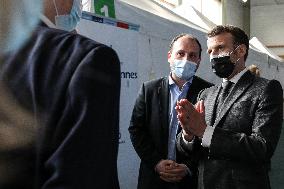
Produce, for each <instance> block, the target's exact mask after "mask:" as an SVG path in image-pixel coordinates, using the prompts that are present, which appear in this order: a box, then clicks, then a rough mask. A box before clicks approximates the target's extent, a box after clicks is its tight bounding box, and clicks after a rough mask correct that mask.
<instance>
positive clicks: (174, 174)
mask: <svg viewBox="0 0 284 189" xmlns="http://www.w3.org/2000/svg"><path fill="white" fill-rule="evenodd" d="M186 174H187V167H186V165H184V164H176V166H175V167H172V169H168V170H167V171H166V172H161V173H160V178H161V179H162V180H164V181H166V182H179V181H181V180H182V179H183V178H184V177H185V176H186Z"/></svg>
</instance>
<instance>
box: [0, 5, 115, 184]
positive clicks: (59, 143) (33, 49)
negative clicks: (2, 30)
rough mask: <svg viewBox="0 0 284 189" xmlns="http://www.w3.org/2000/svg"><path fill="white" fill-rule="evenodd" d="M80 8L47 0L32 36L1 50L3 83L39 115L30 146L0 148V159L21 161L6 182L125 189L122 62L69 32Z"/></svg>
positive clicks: (19, 103)
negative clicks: (120, 173) (120, 170)
mask: <svg viewBox="0 0 284 189" xmlns="http://www.w3.org/2000/svg"><path fill="white" fill-rule="evenodd" d="M26 2H29V6H25V7H24V10H26V9H28V10H30V9H31V7H33V4H32V2H31V1H26ZM14 6H16V4H14ZM81 8H82V5H81V2H80V1H79V0H54V1H53V0H45V1H44V13H45V15H42V16H41V18H42V22H41V23H40V24H39V25H38V26H37V27H36V29H35V30H34V32H33V33H32V36H31V37H30V38H29V39H28V40H26V42H25V43H24V44H23V46H22V47H20V48H19V49H16V48H15V50H12V51H9V52H7V53H4V54H3V55H1V58H2V62H1V63H2V65H1V82H2V84H3V88H5V91H8V92H9V93H10V95H9V96H8V97H9V98H10V99H11V101H12V102H13V104H16V105H17V106H19V107H21V108H23V109H24V110H25V111H27V112H28V114H30V115H31V116H30V117H31V118H33V119H32V120H34V121H35V122H36V125H35V127H34V128H35V129H34V132H33V133H34V135H33V136H32V137H31V140H30V141H29V142H28V144H27V145H20V147H19V148H14V149H12V150H9V149H7V150H6V151H1V158H2V159H1V160H3V161H1V164H3V165H5V161H4V160H5V159H3V158H4V157H5V158H6V159H7V160H13V159H14V160H15V162H17V165H18V166H16V165H14V164H13V167H9V168H10V169H12V170H15V171H17V173H15V174H13V179H9V180H7V181H5V180H4V179H2V178H3V175H4V174H5V172H4V173H1V175H0V188H1V189H32V188H36V189H38V188H46V189H47V188H60V189H64V188H66V189H67V188H68V189H71V188H72V189H88V188H105V189H110V188H114V189H117V188H119V184H118V178H117V163H116V160H117V152H118V132H119V128H118V127H119V126H118V123H119V122H118V121H119V112H118V111H119V95H120V63H119V59H118V57H117V55H116V53H115V52H114V50H112V49H111V48H109V47H107V46H105V45H103V44H99V43H97V42H95V41H93V40H90V39H88V38H85V37H82V36H80V35H77V34H74V33H70V32H67V31H71V30H73V29H74V28H75V27H76V24H77V22H78V21H79V19H80V15H81ZM11 10H13V8H11ZM15 10H16V9H15ZM51 12H53V13H55V14H52V13H51ZM15 14H17V12H15ZM48 26H49V27H48ZM52 26H55V27H54V28H52ZM55 28H59V29H60V30H58V29H55ZM64 30H67V31H64ZM18 32H21V31H18ZM18 124H21V122H18ZM23 124H24V122H23ZM0 127H2V128H3V125H0ZM7 127H15V125H8V126H7ZM2 128H1V129H2ZM1 129H0V131H1ZM0 134H2V133H0ZM11 137H14V136H11ZM2 154H4V156H3V155H2ZM19 167H22V168H21V169H19ZM11 178H12V177H11Z"/></svg>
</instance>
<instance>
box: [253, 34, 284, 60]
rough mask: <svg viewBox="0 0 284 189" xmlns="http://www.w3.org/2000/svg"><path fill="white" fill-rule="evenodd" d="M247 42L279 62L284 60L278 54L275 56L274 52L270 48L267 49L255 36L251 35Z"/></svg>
mask: <svg viewBox="0 0 284 189" xmlns="http://www.w3.org/2000/svg"><path fill="white" fill-rule="evenodd" d="M249 44H250V47H251V48H252V49H254V50H257V51H259V52H261V53H264V54H267V55H268V56H270V57H272V58H274V59H276V60H278V61H280V62H284V60H283V59H282V58H280V57H279V56H277V55H276V54H275V53H274V52H272V51H271V50H269V49H268V48H267V47H266V46H265V45H264V44H263V43H261V41H259V39H257V38H256V37H253V38H251V39H250V40H249Z"/></svg>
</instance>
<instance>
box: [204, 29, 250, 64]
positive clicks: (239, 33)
mask: <svg viewBox="0 0 284 189" xmlns="http://www.w3.org/2000/svg"><path fill="white" fill-rule="evenodd" d="M222 33H230V34H231V35H232V36H233V43H234V46H235V47H237V46H238V45H241V44H244V45H245V46H246V54H245V56H244V59H245V60H246V59H247V56H248V50H249V38H248V36H247V34H246V33H245V32H244V31H243V30H242V29H240V28H238V27H236V26H233V25H218V26H215V27H214V28H213V29H212V30H211V31H209V32H208V33H207V36H208V37H209V38H210V37H214V36H217V35H220V34H222Z"/></svg>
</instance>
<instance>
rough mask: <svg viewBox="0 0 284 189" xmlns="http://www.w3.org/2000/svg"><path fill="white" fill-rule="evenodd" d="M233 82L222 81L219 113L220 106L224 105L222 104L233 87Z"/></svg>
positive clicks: (218, 105)
mask: <svg viewBox="0 0 284 189" xmlns="http://www.w3.org/2000/svg"><path fill="white" fill-rule="evenodd" d="M232 84H233V82H231V81H225V82H223V83H222V89H221V91H220V94H219V97H218V104H217V109H216V112H217V115H218V113H219V112H220V108H221V106H222V104H223V103H224V101H225V99H226V97H227V96H228V94H229V93H230V89H231V87H232Z"/></svg>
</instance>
